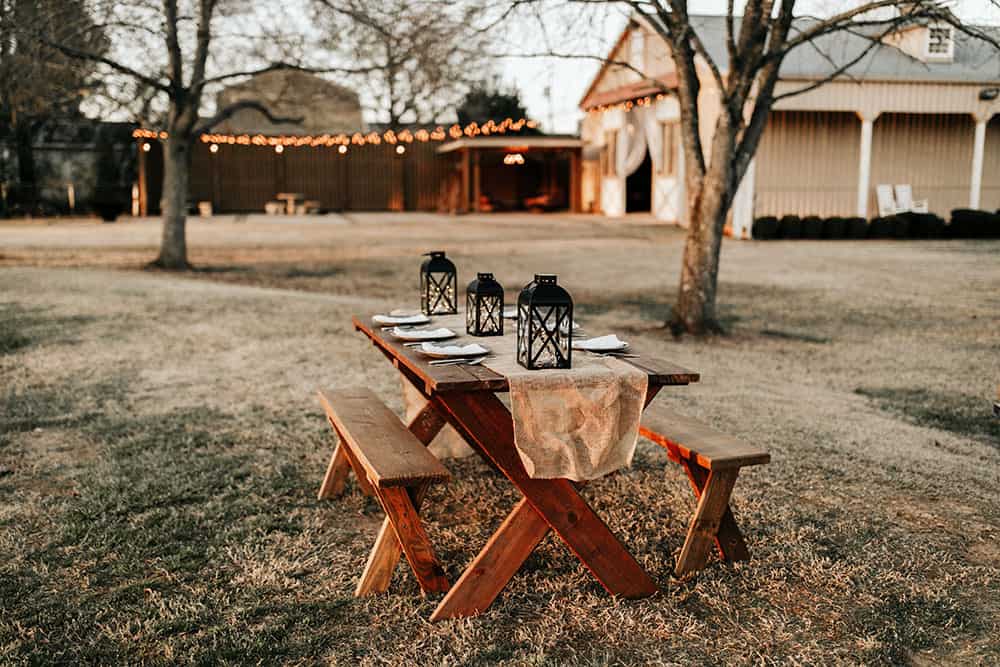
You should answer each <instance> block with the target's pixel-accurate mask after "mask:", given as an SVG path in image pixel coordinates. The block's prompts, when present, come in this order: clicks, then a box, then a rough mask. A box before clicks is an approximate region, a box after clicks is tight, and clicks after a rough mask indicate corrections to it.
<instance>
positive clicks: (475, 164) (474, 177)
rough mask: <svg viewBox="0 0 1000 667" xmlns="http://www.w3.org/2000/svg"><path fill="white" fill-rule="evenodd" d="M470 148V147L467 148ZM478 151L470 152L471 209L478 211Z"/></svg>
mask: <svg viewBox="0 0 1000 667" xmlns="http://www.w3.org/2000/svg"><path fill="white" fill-rule="evenodd" d="M469 150H470V151H471V150H472V149H471V148H470V149H469ZM479 176H480V171H479V151H476V152H475V153H473V154H472V210H473V211H474V212H476V213H479V193H480V187H481V185H480V177H479Z"/></svg>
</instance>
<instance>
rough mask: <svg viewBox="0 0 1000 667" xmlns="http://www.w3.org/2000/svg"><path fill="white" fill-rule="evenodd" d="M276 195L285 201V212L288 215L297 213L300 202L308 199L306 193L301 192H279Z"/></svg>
mask: <svg viewBox="0 0 1000 667" xmlns="http://www.w3.org/2000/svg"><path fill="white" fill-rule="evenodd" d="M274 197H275V199H279V200H281V201H284V202H285V212H286V213H287V214H288V215H295V210H296V207H297V205H298V203H299V202H300V201H305V199H306V196H305V194H303V193H301V192H279V193H278V194H276V195H274Z"/></svg>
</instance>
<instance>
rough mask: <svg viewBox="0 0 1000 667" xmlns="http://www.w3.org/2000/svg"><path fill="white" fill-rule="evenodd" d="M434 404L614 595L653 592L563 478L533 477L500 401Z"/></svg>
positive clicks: (442, 399)
mask: <svg viewBox="0 0 1000 667" xmlns="http://www.w3.org/2000/svg"><path fill="white" fill-rule="evenodd" d="M434 400H435V402H436V403H437V404H438V405H440V406H442V408H443V409H444V411H446V412H447V413H449V414H450V415H451V417H452V418H453V419H454V420H455V421H457V422H459V423H460V424H462V425H463V426H464V428H465V430H466V431H467V432H468V433H469V435H470V436H472V437H473V438H474V439H475V440H476V442H477V444H478V445H479V447H480V448H481V449H482V450H483V451H484V452H485V453H486V455H487V456H489V457H490V458H491V459H492V460H493V462H494V463H495V464H496V466H497V467H498V468H499V469H500V471H501V472H502V473H503V474H504V475H505V476H506V477H507V478H508V479H509V480H510V481H511V482H512V483H513V484H514V486H516V487H517V488H518V490H520V491H521V493H523V494H524V497H525V499H526V500H527V502H528V503H529V504H530V505H531V506H532V508H534V510H535V511H536V512H538V514H539V515H540V516H541V517H542V519H544V520H545V522H546V523H548V524H549V526H550V527H551V528H552V530H554V531H555V532H556V534H557V535H559V537H560V538H561V539H562V540H563V542H564V543H565V544H566V545H567V546H568V547H569V548H570V550H572V551H573V553H575V554H576V556H577V558H579V559H580V561H582V562H583V564H584V565H586V566H587V567H588V568H589V569H590V571H591V572H592V573H593V574H594V576H595V577H596V578H597V580H598V581H599V582H600V583H601V585H603V586H604V588H606V589H607V590H608V592H609V593H612V594H613V595H620V596H622V597H626V598H639V597H645V596H648V595H652V594H653V593H655V592H656V591H657V588H656V584H655V583H653V580H652V579H651V578H650V577H649V575H648V574H646V571H645V570H643V569H642V566H640V565H639V563H638V562H637V561H636V560H635V558H633V557H632V555H631V554H630V553H629V552H628V550H626V549H625V547H624V546H623V545H622V543H621V542H619V541H618V539H617V538H616V537H615V536H614V534H613V533H612V532H611V531H610V530H609V529H608V527H607V526H606V525H605V524H604V522H603V521H601V519H600V518H599V517H598V516H597V515H596V514H595V513H594V511H593V510H592V509H591V508H590V506H589V505H588V504H587V503H586V501H585V500H584V499H583V498H582V497H581V496H580V494H579V493H577V491H576V488H574V486H573V484H572V483H571V482H570V481H569V480H566V479H532V478H530V477H528V473H527V472H526V471H525V469H524V465H523V464H522V463H521V459H520V457H518V455H517V451H516V450H515V448H514V426H513V421H512V420H511V416H510V413H509V412H508V411H507V409H506V408H505V407H504V405H503V403H501V402H500V400H499V399H498V398H497V397H496V396H494V395H493V394H488V393H484V392H478V393H476V394H467V393H463V392H455V393H447V394H437V395H435V397H434Z"/></svg>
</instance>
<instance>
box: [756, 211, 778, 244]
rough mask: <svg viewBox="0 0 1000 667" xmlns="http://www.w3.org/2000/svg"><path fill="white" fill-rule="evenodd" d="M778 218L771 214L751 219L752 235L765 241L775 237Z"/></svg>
mask: <svg viewBox="0 0 1000 667" xmlns="http://www.w3.org/2000/svg"><path fill="white" fill-rule="evenodd" d="M777 236H778V219H777V218H776V217H774V216H773V215H765V216H762V217H760V218H757V219H756V220H754V221H753V237H754V238H755V239H760V240H762V241H766V240H768V239H773V238H777Z"/></svg>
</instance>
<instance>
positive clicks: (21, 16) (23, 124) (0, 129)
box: [0, 0, 108, 211]
mask: <svg viewBox="0 0 1000 667" xmlns="http://www.w3.org/2000/svg"><path fill="white" fill-rule="evenodd" d="M64 12H71V13H75V14H78V15H79V17H80V18H79V19H78V20H77V21H76V22H66V21H63V20H62V19H61V16H62V15H63V13H64ZM40 29H42V30H44V31H45V32H47V33H49V34H52V35H54V36H56V37H57V39H59V41H61V42H65V43H66V44H69V45H71V46H72V47H73V48H77V49H86V50H88V51H91V52H93V53H95V54H103V53H104V52H105V51H106V49H107V46H108V43H107V39H106V36H105V34H104V32H103V30H101V29H100V28H99V27H98V26H96V25H95V24H94V23H93V21H91V20H90V18H89V15H88V14H87V13H86V12H85V11H84V3H83V1H82V0H0V141H3V142H4V143H8V142H9V143H13V144H14V147H15V154H16V155H17V165H18V170H17V183H18V188H17V191H16V192H12V193H11V195H12V198H14V199H17V201H18V203H19V204H20V205H21V206H23V207H24V208H25V209H26V210H28V211H31V210H32V209H34V208H35V206H36V204H37V198H38V188H37V178H36V173H35V159H34V152H33V149H32V143H33V139H34V136H35V133H36V131H37V130H38V128H39V126H40V125H41V124H42V123H44V122H45V121H46V120H48V119H50V118H54V117H59V116H63V117H66V116H77V115H78V114H79V108H80V101H81V100H82V99H83V98H84V97H85V96H87V95H88V94H90V93H92V92H93V90H94V89H95V88H96V87H97V86H98V85H99V82H97V81H95V80H94V78H93V76H92V75H93V73H94V64H93V63H84V62H81V61H79V60H76V59H73V58H69V57H67V56H66V55H65V54H63V53H61V52H60V51H59V50H58V49H55V48H52V47H51V46H48V45H46V44H43V43H41V42H40V41H38V40H37V39H35V36H36V35H37V33H38V31H39V30H40ZM3 176H4V174H2V173H0V180H2V178H3Z"/></svg>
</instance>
